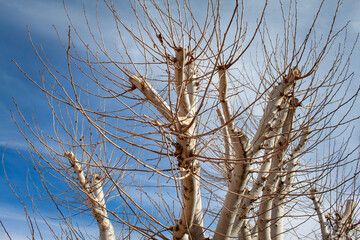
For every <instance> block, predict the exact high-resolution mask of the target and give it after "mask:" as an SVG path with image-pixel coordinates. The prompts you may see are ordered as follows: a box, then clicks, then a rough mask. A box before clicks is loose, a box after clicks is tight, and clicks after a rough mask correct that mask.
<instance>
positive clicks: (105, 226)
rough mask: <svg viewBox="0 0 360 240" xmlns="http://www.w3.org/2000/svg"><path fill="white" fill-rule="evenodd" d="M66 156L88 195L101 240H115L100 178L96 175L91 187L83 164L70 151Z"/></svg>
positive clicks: (92, 179) (93, 177)
mask: <svg viewBox="0 0 360 240" xmlns="http://www.w3.org/2000/svg"><path fill="white" fill-rule="evenodd" d="M64 156H65V157H66V158H67V159H68V160H69V161H70V163H71V166H72V167H73V168H74V171H75V174H76V176H77V179H78V181H79V183H80V186H81V190H82V191H83V192H84V193H85V195H86V198H87V201H88V203H89V207H90V210H91V212H92V214H93V216H94V218H95V219H96V221H97V223H98V227H99V232H100V239H101V240H115V231H114V227H113V225H112V223H111V221H110V220H109V218H108V214H107V211H106V204H105V199H104V192H103V188H102V182H101V180H100V177H99V176H98V175H96V174H94V175H93V176H92V178H91V183H92V186H90V184H89V180H88V178H87V176H85V174H84V171H83V170H82V167H81V164H80V162H79V161H78V160H77V159H76V156H75V154H74V153H73V152H71V151H69V152H66V153H65V154H64Z"/></svg>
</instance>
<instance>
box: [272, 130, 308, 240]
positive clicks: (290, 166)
mask: <svg viewBox="0 0 360 240" xmlns="http://www.w3.org/2000/svg"><path fill="white" fill-rule="evenodd" d="M308 135H309V130H308V129H307V128H306V129H304V130H303V131H302V132H301V137H300V140H299V143H298V144H297V146H296V147H295V149H294V150H293V152H292V153H291V154H290V161H289V162H288V163H287V164H286V168H285V173H286V175H285V176H284V177H283V178H281V179H279V181H278V184H277V189H276V194H275V195H276V197H275V199H274V200H273V206H272V212H271V236H272V239H274V240H282V239H284V236H283V233H284V223H283V221H284V208H285V203H286V201H285V200H286V195H287V194H288V193H289V191H290V188H291V186H292V184H293V180H294V175H295V168H296V165H297V162H298V158H299V155H300V154H301V153H302V151H303V149H304V147H305V144H306V141H307V139H308Z"/></svg>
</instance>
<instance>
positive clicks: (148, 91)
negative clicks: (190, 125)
mask: <svg viewBox="0 0 360 240" xmlns="http://www.w3.org/2000/svg"><path fill="white" fill-rule="evenodd" d="M129 81H130V82H131V84H133V85H134V86H135V87H136V88H137V89H139V90H140V92H142V94H144V96H145V97H146V99H147V100H149V101H150V103H151V104H152V105H153V106H154V107H155V108H156V109H157V110H158V111H159V112H160V113H161V115H162V116H163V117H164V118H165V119H166V120H168V121H169V122H170V123H172V122H173V121H174V114H173V113H172V111H171V109H170V106H169V105H168V104H167V102H166V101H165V100H164V99H163V98H162V97H161V96H160V95H159V94H158V93H157V91H156V90H155V89H154V88H153V87H152V86H151V84H150V83H148V82H146V80H145V79H143V78H142V77H140V76H136V75H133V76H131V78H130V79H129Z"/></svg>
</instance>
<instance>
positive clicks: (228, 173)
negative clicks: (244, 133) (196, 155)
mask: <svg viewBox="0 0 360 240" xmlns="http://www.w3.org/2000/svg"><path fill="white" fill-rule="evenodd" d="M216 112H217V114H218V117H219V119H220V123H221V125H225V123H226V122H225V119H224V115H223V114H222V112H221V111H220V109H217V110H216ZM222 130H223V135H224V136H223V138H224V162H225V168H226V177H227V180H228V181H229V180H230V179H231V172H232V170H233V167H232V166H231V164H230V163H229V160H230V134H229V131H228V128H227V127H226V126H225V127H223V129H222Z"/></svg>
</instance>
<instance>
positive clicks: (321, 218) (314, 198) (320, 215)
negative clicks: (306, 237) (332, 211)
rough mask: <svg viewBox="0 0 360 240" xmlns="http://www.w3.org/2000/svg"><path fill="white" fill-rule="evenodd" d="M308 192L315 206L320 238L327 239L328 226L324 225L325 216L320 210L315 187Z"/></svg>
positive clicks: (328, 233)
mask: <svg viewBox="0 0 360 240" xmlns="http://www.w3.org/2000/svg"><path fill="white" fill-rule="evenodd" d="M310 194H311V197H310V198H311V200H312V201H313V204H314V208H315V211H316V214H317V216H318V219H319V223H320V229H321V235H322V239H323V240H328V239H329V236H330V232H329V229H328V227H327V225H326V218H325V215H324V211H323V210H322V208H321V204H320V201H319V199H318V197H317V195H316V189H311V190H310Z"/></svg>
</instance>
